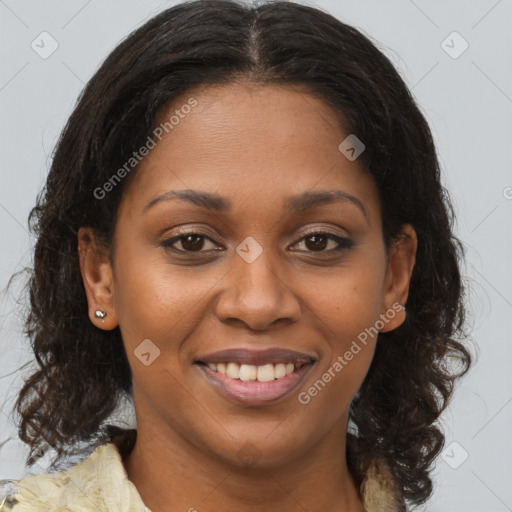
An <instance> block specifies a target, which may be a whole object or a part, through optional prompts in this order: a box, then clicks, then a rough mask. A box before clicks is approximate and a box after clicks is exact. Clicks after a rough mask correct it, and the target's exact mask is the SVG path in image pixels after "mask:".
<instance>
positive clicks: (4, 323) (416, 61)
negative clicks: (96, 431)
mask: <svg viewBox="0 0 512 512" xmlns="http://www.w3.org/2000/svg"><path fill="white" fill-rule="evenodd" d="M174 3H175V2H161V1H146V2H140V1H135V0H130V1H123V2H121V1H120V0H117V1H113V0H109V1H106V2H100V1H98V0H89V1H87V0H72V1H67V2H65V3H64V2H57V1H54V0H51V1H50V0H46V1H45V2H44V5H43V2H36V1H23V0H18V1H15V0H5V1H3V0H0V15H1V22H0V23H1V28H0V37H1V43H2V44H1V52H2V56H1V57H2V63H3V65H2V68H1V75H0V105H1V108H2V120H3V122H2V125H3V126H2V138H1V158H2V166H1V170H0V172H1V181H0V183H1V187H0V236H1V242H0V244H1V245H0V247H1V255H2V259H1V265H0V289H1V290H4V288H5V285H6V284H7V281H8V279H9V277H10V276H11V275H12V273H13V272H15V271H17V270H19V269H20V268H22V267H23V265H27V264H30V259H31V247H32V243H33V240H31V237H30V236H29V235H28V233H27V215H28V212H29V210H30V208H31V207H32V206H33V205H34V202H35V198H36V194H37V193H38V191H39V190H40V189H41V187H42V185H43V183H44V179H45V176H46V173H47V170H48V165H49V162H50V156H51V151H52V149H53V146H54V144H55V142H56V140H57V137H58V135H59V132H60V130H61V129H62V127H63V126H64V123H65V122H66V119H67V118H68V116H69V114H70V113H71V110H72V108H73V106H74V104H75V101H76V99H77V96H78V94H79V92H80V91H81V89H82V88H83V86H84V84H85V82H86V81H87V80H88V79H89V78H90V77H91V76H92V74H93V73H94V72H95V70H96V69H97V68H98V67H99V65H100V64H101V62H102V61H103V59H104V58H105V57H106V56H107V55H108V53H109V52H110V51H111V50H112V49H113V47H114V46H115V45H116V44H117V43H118V42H119V41H120V40H121V39H122V38H123V37H125V36H126V35H127V34H128V33H129V32H130V31H131V30H132V29H134V28H135V27H137V26H139V25H141V24H142V23H143V22H144V21H145V20H147V19H148V18H150V17H151V16H152V15H154V14H156V13H157V12H159V11H161V10H162V9H163V8H165V7H169V6H171V5H173V4H174ZM309 5H316V6H318V7H320V8H322V9H324V10H326V11H328V12H330V13H331V14H333V15H335V16H336V17H338V18H339V19H341V20H343V21H346V22H348V23H350V24H353V25H355V26H356V27H358V28H359V29H361V30H362V31H363V32H365V33H366V34H367V35H369V36H370V37H371V38H372V39H373V40H374V41H375V42H376V43H377V45H378V47H379V48H380V49H381V50H382V51H384V52H385V53H386V54H387V55H388V56H389V57H390V58H391V60H392V61H393V63H394V64H395V65H396V66H397V68H398V69H399V71H400V73H401V74H402V76H403V77H404V79H405V80H406V82H407V84H408V85H409V87H410V88H411V89H412V92H413V94H414V95H415V97H416V98H417V100H418V102H419V104H420V106H421V108H422V111H423V112H424V114H425V116H426V117H427V119H428V121H429V123H430V125H431V127H432V130H433V133H434V137H435V140H436V143H437V147H438V151H439V157H440V160H441V164H442V169H443V173H444V174H443V180H444V184H445V186H446V187H447V188H448V189H449V191H450V192H451V194H452V197H453V201H454V204H455V208H456V214H457V216H458V224H457V226H456V234H457V236H459V237H460V238H461V239H462V241H463V242H464V245H465V247H466V251H467V261H466V267H465V269H464V273H465V275H466V276H467V280H468V283H469V284H470V286H471V292H470V294H469V295H468V297H467V304H468V307H469V310H470V315H469V322H470V327H471V329H472V336H473V339H474V341H475V343H476V345H477V346H478V352H479V354H478V362H477V364H476V365H475V367H474V369H473V370H472V372H471V373H470V374H469V375H468V377H467V378H466V379H465V380H464V381H463V382H462V383H460V384H459V387H458V389H457V392H456V395H455V398H454V400H453V402H452V405H451V407H450V409H449V411H448V412H447V413H445V415H444V416H443V425H444V426H445V429H446V436H447V443H446V445H447V449H446V450H445V452H444V453H443V457H440V458H439V460H438V463H437V466H436V470H435V481H436V491H435V495H434V498H433V499H432V500H431V501H430V502H429V503H428V506H427V507H426V508H427V509H428V510H432V511H434V512H441V511H443V512H444V511H447V512H448V511H449V512H455V511H464V512H469V511H485V512H491V511H497V512H498V511H505V510H512V485H511V484H512V435H511V434H512V428H511V427H512V372H510V364H511V362H512V343H510V327H511V322H510V318H511V314H512V287H511V281H512V279H511V277H512V266H511V264H510V262H511V261H512V242H511V233H512V229H511V228H512V215H511V214H512V172H511V161H512V158H511V154H510V147H511V144H510V142H511V140H512V116H511V114H512V66H511V63H512V58H511V57H512V30H511V29H510V27H511V26H512V2H511V0H499V1H496V0H479V1H472V2H469V1H467V0H466V1H463V0H459V1H446V0H443V1H441V0H436V1H432V0H430V1H427V0H414V1H413V0H393V1H385V2H384V1H377V0H375V1H370V0H359V1H356V0H351V1H335V0H321V1H318V2H316V3H313V2H310V3H309ZM45 31H46V32H48V33H49V34H50V35H51V37H52V38H53V39H54V40H55V41H56V42H57V44H58V48H57V49H56V51H55V52H54V53H53V54H52V55H50V56H49V57H47V58H46V59H43V58H42V57H41V56H40V55H39V54H38V53H36V51H35V50H34V49H33V48H32V47H31V44H32V42H33V41H35V43H34V45H39V51H40V52H42V51H43V48H42V46H43V42H41V39H42V38H46V39H44V49H45V50H44V51H48V50H49V49H50V48H51V40H50V39H49V38H48V36H40V34H41V33H42V32H45ZM454 31H456V32H457V33H458V34H459V35H457V34H455V35H454V34H452V33H453V32H454ZM443 41H445V42H444V43H443ZM465 41H466V42H467V44H468V48H467V49H466V50H465V51H464V52H463V53H461V51H462V50H463V49H464V47H465V45H466V43H465ZM459 53H461V54H460V55H459ZM450 54H451V55H450ZM454 57H456V58H454ZM20 286H21V282H19V283H18V284H16V285H15V286H13V288H12V289H11V291H10V292H9V293H5V292H3V293H2V294H1V295H0V306H1V317H0V318H1V324H0V325H1V338H0V357H1V364H0V405H1V407H2V412H1V413H0V443H1V441H4V444H3V445H2V447H1V448H0V479H2V478H21V477H22V476H24V475H25V474H27V470H26V469H25V467H24V457H25V455H26V454H27V451H28V450H27V449H26V448H25V446H24V444H23V443H21V441H19V440H18V439H17V433H16V427H15V426H14V423H13V419H12V418H11V417H10V411H11V407H12V404H13V400H14V398H15V395H16V392H17V390H18V389H19V387H20V385H21V382H22V378H23V375H24V372H26V371H28V369H29V367H30V366H29V367H26V368H25V369H24V370H23V371H17V369H18V368H19V367H20V366H21V365H22V364H24V363H29V364H31V361H32V357H31V354H30V347H29V345H28V343H27V341H26V340H24V338H23V335H22V334H20V332H21V323H20V318H19V316H18V311H19V306H18V305H17V304H16V297H17V292H18V291H19V290H20ZM119 413H120V414H119V422H120V424H121V423H122V422H123V421H127V422H128V424H132V423H131V422H133V416H132V415H131V410H130V406H129V404H128V406H127V407H123V408H121V409H120V411H119ZM9 438H10V439H9ZM452 443H453V444H452ZM465 457H467V459H466V460H464V459H465ZM45 469H46V467H45V463H44V461H42V462H41V464H40V465H38V466H36V467H35V468H33V469H32V471H31V472H33V473H38V472H42V471H44V470H45Z"/></svg>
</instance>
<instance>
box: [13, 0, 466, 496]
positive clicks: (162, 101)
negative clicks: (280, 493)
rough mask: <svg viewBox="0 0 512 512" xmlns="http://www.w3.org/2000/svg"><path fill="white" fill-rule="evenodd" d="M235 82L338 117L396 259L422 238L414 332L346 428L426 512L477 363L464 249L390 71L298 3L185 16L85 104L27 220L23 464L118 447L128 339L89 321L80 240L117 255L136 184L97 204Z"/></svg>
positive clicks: (144, 34) (380, 348)
mask: <svg viewBox="0 0 512 512" xmlns="http://www.w3.org/2000/svg"><path fill="white" fill-rule="evenodd" d="M235 81H250V82H255V83H264V84H286V85H290V86H293V85H302V86H306V87H307V88H308V90H309V91H310V94H312V95H314V96H315V97H318V98H320V99H322V100H323V101H324V102H326V103H327V104H328V105H329V106H330V107H331V108H332V109H333V111H334V112H335V113H336V114H337V115H338V116H339V118H340V120H341V122H342V123H343V126H344V127H345V129H346V131H347V133H355V134H357V136H358V138H360V139H361V140H362V141H363V142H364V143H365V145H366V150H365V151H364V153H362V155H361V156H360V158H359V160H358V161H359V162H360V165H361V167H362V169H363V170H364V172H367V173H369V175H370V176H371V177H372V179H373V180H374V182H375V184H376V186H377V189H378V193H379V199H380V206H381V215H382V232H383V239H384V242H385V246H386V249H387V250H389V248H390V247H391V244H393V243H394V242H395V241H396V240H397V237H399V236H400V233H401V228H402V227H403V226H404V225H405V224H411V225H412V226H413V227H414V229H415V231H416V234H417V238H418V249H417V254H416V264H415V267H414V271H413V274H412V278H411V284H410V292H409V298H408V302H407V318H406V320H405V323H404V324H403V325H402V326H400V327H399V328H398V329H396V330H394V331H391V332H386V333H381V334H380V335H379V338H380V339H381V340H379V343H377V348H376V352H375V356H374V359H373V361H372V364H371V367H370V370H369V372H368V374H367V377H366V379H365V381H364V383H363V385H362V387H361V389H360V392H359V393H358V394H357V396H356V398H355V399H354V401H353V403H352V405H351V414H350V418H351V420H352V422H353V423H354V424H355V425H356V426H357V431H358V434H357V437H356V444H357V453H358V461H359V462H358V464H359V466H360V468H363V469H361V470H360V472H362V471H363V470H364V467H367V466H368V464H369V461H371V460H372V459H374V458H376V457H382V458H384V459H385V460H386V461H387V463H388V464H389V467H390V469H391V471H392V473H393V475H394V477H395V478H396V481H397V483H398V486H399V488H400V490H401V491H402V493H403V496H404V498H405V499H406V500H408V501H409V502H410V503H411V504H415V505H417V504H421V503H423V502H424V501H426V500H427V499H428V497H429V496H430V495H431V493H432V481H431V478H430V476H429V472H430V470H431V467H432V463H433V461H434V459H435V458H436V456H437V455H438V454H439V453H440V450H441V449H442V447H443V443H444V435H443V433H442V431H441V429H440V428H439V426H438V425H437V420H438V418H439V416H440V414H441V412H442V411H443V410H444V409H445V408H446V406H447V404H448V402H449V399H450V397H451V395H452V391H453V384H454V381H455V380H456V379H457V378H458V377H460V376H462V375H463V374H464V373H466V371H467V370H468V369H469V367H470V364H471V354H470V351H469V350H468V348H467V347H466V346H465V345H464V344H463V343H464V342H465V340H466V339H467V333H466V332H465V309H464V303H463V299H464V290H465V286H464V285H463V282H462V281H463V280H462V277H461V272H460V268H459V264H460V262H461V261H462V258H463V256H464V248H463V246H462V243H461V242H460V240H458V239H457V238H456V237H455V236H454V235H453V222H454V212H453V207H452V205H451V203H450V198H449V196H448V194H447V192H446V190H445V189H444V187H443V186H442V184H441V177H440V169H439V163H438V159H437V155H436V150H435V147H434V143H433V139H432V135H431V132H430V129H429V127H428V124H427V121H426V120H425V118H424V116H423V115H422V113H421V112H420V110H419V108H418V106H417V105H416V103H415V100H414V99H413V97H412V95H411V93H410V92H409V90H408V89H407V87H406V85H405V84H404V82H403V80H402V79H401V77H400V76H399V74H398V73H397V71H396V70H395V68H394V67H393V65H392V64H391V62H390V61H389V60H388V58H387V57H386V56H385V55H384V54H383V53H382V52H381V51H379V50H378V49H377V47H376V46H375V44H374V43H373V42H371V41H370V39H369V38H368V37H366V36H365V35H363V34H362V33H361V32H360V31H358V30H356V29H355V28H353V27H351V26H349V25H346V24H344V23H342V22H340V21H339V20H337V19H336V18H334V17H333V16H331V15H329V14H327V13H325V12H323V11H322V10H320V9H316V8H312V7H308V6H304V5H299V4H295V3H291V2H288V1H272V2H267V3H262V4H261V5H252V6H248V5H242V4H241V3H238V2H235V1H230V0H198V1H192V2H185V3H181V4H179V5H176V6H174V7H172V8H170V9H167V10H165V11H163V12H161V13H160V14H158V15H157V16H155V17H153V18H152V19H150V20H149V21H148V22H146V23H145V24H144V25H143V26H141V27H140V28H138V29H137V30H135V31H134V32H133V33H132V34H130V35H129V36H128V37H127V38H126V39H125V40H124V41H122V42H121V43H120V44H119V46H117V48H115V49H114V51H113V52H112V53H111V54H110V55H109V56H108V58H107V59H106V60H105V62H104V63H103V65H102V66H101V67H100V68H99V70H98V71H97V72H96V73H95V75H94V76H93V77H92V78H91V79H90V81H89V82H88V84H87V85H86V87H85V88H84V90H83V92H82V93H81V95H80V97H79V99H78V102H77V105H76V107H75V109H74V111H73V113H72V115H71V116H70V118H69V120H68V122H67V125H66V126H65V128H64V130H63V132H62V134H61V136H60V139H59V141H58V143H57V146H56V149H55V151H54V154H53V160H52V165H51V169H50V172H49V175H48V179H47V182H46V185H45V188H44V190H43V191H42V192H41V193H40V195H39V196H38V199H37V204H36V206H35V207H34V208H33V210H32V211H31V213H30V216H29V226H30V229H31V230H32V232H34V233H35V234H36V236H37V243H36V246H35V255H34V265H33V269H30V272H31V274H30V280H29V283H28V290H29V294H30V308H29V311H28V313H27V317H26V327H25V330H26V334H27V335H28V336H29V338H30V340H31V345H32V348H33V351H34V354H35V358H36V360H37V363H38V364H39V367H40V369H37V371H35V372H34V373H32V374H31V375H30V376H28V377H27V378H26V379H25V382H24V386H23V387H22V389H21V391H20V393H19V396H18V397H17V401H16V404H15V407H16V411H17V412H18V413H19V414H20V416H21V417H20V422H19V435H20V438H21V440H22V441H23V442H25V443H27V444H28V445H29V447H30V454H29V457H28V458H27V464H29V465H33V464H34V463H35V461H36V460H38V458H39V457H40V456H41V455H42V454H43V453H44V452H45V451H46V450H47V449H48V448H49V447H51V448H53V449H54V450H56V452H57V460H58V459H59V458H61V457H62V456H63V455H64V454H70V453H74V452H73V449H74V448H76V444H77V443H80V442H86V443H87V442H89V443H90V442H91V441H92V440H93V439H94V438H95V436H98V435H99V436H100V438H101V439H102V440H103V441H106V440H110V439H113V438H114V436H115V435H116V434H119V433H120V432H121V433H122V429H120V428H119V427H116V426H113V425H109V424H108V419H109V416H110V415H111V414H112V412H113V411H114V410H115V408H116V406H117V404H118V401H119V399H120V397H121V395H122V394H123V393H126V394H128V395H130V394H131V390H132V383H131V370H130V367H129V364H128V359H127V357H126V354H125V350H124V346H123V341H122V339H121V334H120V330H119V327H117V328H116V329H114V330H112V331H104V330H100V329H98V328H96V327H95V326H94V325H93V324H92V323H91V322H90V321H89V318H88V313H87V312H88V306H87V300H86V294H85V290H84V286H83V282H82V278H81V273H80V269H79V259H78V252H77V232H78V229H79V228H80V227H82V226H89V227H92V228H94V229H95V230H96V232H97V233H98V234H99V235H100V236H101V237H102V239H103V240H104V242H105V244H106V245H107V247H108V246H110V244H111V242H112V236H113V233H114V229H115V224H116V213H117V209H118V205H119V201H120V198H121V196H122V193H123V189H124V188H125V186H126V183H127V182H128V181H129V179H131V178H132V177H133V175H134V174H135V172H137V170H136V169H134V170H133V171H132V172H131V174H130V176H129V177H128V178H126V179H125V180H123V181H122V182H121V183H119V184H117V186H115V187H114V188H113V190H112V191H111V192H110V193H109V194H108V195H107V196H106V197H105V198H103V199H98V198H97V197H96V195H95V193H94V191H95V190H97V188H98V187H100V186H101V185H102V184H104V183H105V182H106V181H107V180H108V179H109V178H111V176H112V173H113V170H115V169H118V168H119V167H120V166H121V165H122V164H123V162H126V161H127V160H128V159H129V158H130V157H131V155H132V151H133V150H134V149H135V148H139V147H141V146H142V145H143V143H144V141H145V140H146V139H147V137H148V135H149V134H151V133H152V131H153V129H154V128H155V123H156V118H157V115H158V113H159V112H160V111H161V110H162V108H164V107H165V106H166V105H167V104H168V103H169V102H170V101H172V100H173V99H174V98H176V97H177V96H178V95H181V94H183V93H184V92H186V91H190V90H192V89H193V88H194V87H199V86H201V85H204V84H228V83H232V82H235ZM132 432H133V431H132ZM135 433H136V432H135ZM96 439H98V438H97V437H96ZM133 439H134V437H133V435H132V437H131V444H130V442H129V441H128V444H125V447H126V449H129V446H132V445H133Z"/></svg>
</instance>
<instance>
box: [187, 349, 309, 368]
mask: <svg viewBox="0 0 512 512" xmlns="http://www.w3.org/2000/svg"><path fill="white" fill-rule="evenodd" d="M315 360H316V359H315V357H313V356H311V355H308V354H305V353H303V352H296V351H294V350H287V349H284V348H267V349H265V350H252V349H245V348H230V349H226V350H221V351H219V352H213V353H211V354H207V355H205V356H201V357H200V358H199V359H197V360H196V362H200V363H205V364H209V363H213V364H217V363H231V362H233V363H238V364H251V365H255V366H261V365H264V364H279V363H284V364H286V363H297V362H301V363H310V362H313V361H315Z"/></svg>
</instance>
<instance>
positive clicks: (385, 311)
mask: <svg viewBox="0 0 512 512" xmlns="http://www.w3.org/2000/svg"><path fill="white" fill-rule="evenodd" d="M417 248H418V240H417V236H416V231H415V230H414V228H413V227H412V226H411V225H410V224H406V225H404V226H403V227H402V232H401V234H400V235H399V236H398V237H397V238H396V239H395V241H394V242H393V244H392V245H391V247H390V250H389V258H388V268H387V273H386V278H385V285H384V297H383V306H382V312H381V320H382V321H383V323H384V326H383V328H382V329H380V332H388V331H392V330H394V329H396V328H397V327H399V326H400V325H402V324H403V323H404V321H405V317H406V309H405V304H406V302H407V297H408V295H409V286H410V283H411V277H412V271H413V269H414V265H415V263H416V251H417Z"/></svg>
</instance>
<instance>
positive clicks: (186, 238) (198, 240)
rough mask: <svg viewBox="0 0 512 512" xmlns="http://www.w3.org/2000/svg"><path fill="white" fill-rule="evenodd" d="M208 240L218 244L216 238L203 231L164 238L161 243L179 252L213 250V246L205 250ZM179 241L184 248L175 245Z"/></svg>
mask: <svg viewBox="0 0 512 512" xmlns="http://www.w3.org/2000/svg"><path fill="white" fill-rule="evenodd" d="M207 241H209V242H211V243H214V244H216V242H215V240H212V239H211V238H210V237H208V236H206V235H203V234H201V233H184V234H182V235H178V236H174V237H172V238H169V239H167V240H164V241H163V242H161V244H160V245H161V246H162V247H169V248H171V249H174V250H176V251H178V252H207V251H209V250H212V248H210V249H205V250H203V249H204V246H205V243H206V242H207ZM178 242H179V243H180V244H181V247H182V249H179V248H176V247H174V245H175V244H177V243H178ZM215 247H218V245H215Z"/></svg>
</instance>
